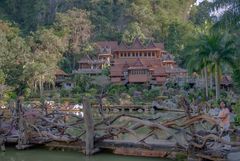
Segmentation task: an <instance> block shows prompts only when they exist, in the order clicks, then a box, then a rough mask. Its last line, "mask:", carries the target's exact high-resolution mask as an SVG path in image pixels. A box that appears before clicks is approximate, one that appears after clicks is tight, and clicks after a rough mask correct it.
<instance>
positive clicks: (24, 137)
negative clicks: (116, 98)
mask: <svg viewBox="0 0 240 161" xmlns="http://www.w3.org/2000/svg"><path fill="white" fill-rule="evenodd" d="M178 106H179V108H181V109H183V110H184V111H185V112H184V113H181V114H179V117H178V118H174V119H169V120H161V119H160V116H159V117H157V116H156V117H151V118H147V117H144V116H143V117H139V116H134V115H129V114H124V113H122V114H119V115H115V116H106V115H105V114H104V110H103V109H102V108H101V109H100V110H99V111H100V112H101V113H100V116H101V118H100V119H98V121H96V119H95V118H93V116H92V111H91V105H90V104H89V103H88V101H87V100H86V99H84V101H83V113H84V116H77V115H74V114H72V113H66V112H65V113H64V112H61V111H58V110H55V111H52V112H51V113H48V112H47V111H45V110H38V109H31V108H30V109H29V108H24V107H23V106H22V100H21V99H18V100H17V103H16V107H13V106H11V105H10V106H9V111H10V117H6V116H5V115H4V113H3V112H2V111H0V146H1V150H2V151H4V150H5V145H6V144H9V143H12V144H16V148H17V149H25V148H29V147H31V146H36V145H45V144H48V143H53V142H54V143H55V142H60V143H64V144H65V145H77V146H79V147H80V149H82V150H83V151H84V152H85V154H86V155H92V154H94V153H95V152H97V151H100V150H101V149H113V150H114V149H117V148H137V149H147V150H155V151H156V150H158V151H164V152H166V155H165V156H167V155H169V154H171V153H172V152H185V153H187V154H188V155H189V156H194V157H198V158H204V159H208V160H226V158H227V156H228V154H229V153H232V152H235V151H240V148H239V147H240V142H226V141H225V140H224V139H222V132H221V131H220V130H219V126H218V123H217V121H216V120H215V119H214V118H212V117H209V116H207V115H203V114H195V115H192V109H191V108H190V105H189V103H188V102H187V101H186V100H185V99H184V98H181V99H180V101H179V104H178ZM42 109H44V108H42ZM159 120H161V121H159ZM139 129H144V130H142V131H143V132H142V133H141V135H139ZM146 129H148V130H146ZM229 132H230V133H231V135H235V134H236V130H234V129H232V130H231V131H229ZM163 134H164V135H163ZM124 135H125V136H126V135H127V136H128V137H127V138H131V139H126V138H123V136H124ZM129 136H131V137H129ZM224 145H231V149H227V150H226V149H224Z"/></svg>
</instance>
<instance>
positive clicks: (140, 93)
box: [133, 91, 142, 98]
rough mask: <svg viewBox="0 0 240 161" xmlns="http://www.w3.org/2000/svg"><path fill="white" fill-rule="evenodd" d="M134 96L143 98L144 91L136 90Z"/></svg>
mask: <svg viewBox="0 0 240 161" xmlns="http://www.w3.org/2000/svg"><path fill="white" fill-rule="evenodd" d="M133 97H134V98H142V92H140V91H134V92H133Z"/></svg>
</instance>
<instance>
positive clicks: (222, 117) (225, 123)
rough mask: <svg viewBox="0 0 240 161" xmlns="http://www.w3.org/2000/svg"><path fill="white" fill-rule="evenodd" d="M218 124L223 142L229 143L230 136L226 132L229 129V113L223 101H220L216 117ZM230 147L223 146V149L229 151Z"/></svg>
mask: <svg viewBox="0 0 240 161" xmlns="http://www.w3.org/2000/svg"><path fill="white" fill-rule="evenodd" d="M218 118H219V122H220V127H221V132H222V133H221V135H222V139H223V140H225V141H226V142H230V136H229V134H228V130H229V127H230V111H229V109H228V108H227V107H226V103H225V102H224V101H221V103H220V112H219V115H218ZM230 148H231V146H230V145H226V144H225V145H224V149H226V150H228V149H230Z"/></svg>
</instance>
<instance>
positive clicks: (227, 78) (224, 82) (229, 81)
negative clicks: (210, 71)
mask: <svg viewBox="0 0 240 161" xmlns="http://www.w3.org/2000/svg"><path fill="white" fill-rule="evenodd" d="M230 84H232V78H231V77H230V76H227V75H224V76H222V79H221V85H230Z"/></svg>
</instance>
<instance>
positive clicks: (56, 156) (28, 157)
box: [0, 149, 169, 161]
mask: <svg viewBox="0 0 240 161" xmlns="http://www.w3.org/2000/svg"><path fill="white" fill-rule="evenodd" d="M0 154H1V155H0V161H113V160H114V161H169V160H166V159H159V158H145V157H128V156H119V155H113V154H97V155H94V156H92V157H86V156H84V155H82V154H81V153H78V152H71V151H48V150H45V149H30V150H24V151H16V150H15V149H7V151H6V152H5V153H0Z"/></svg>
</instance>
